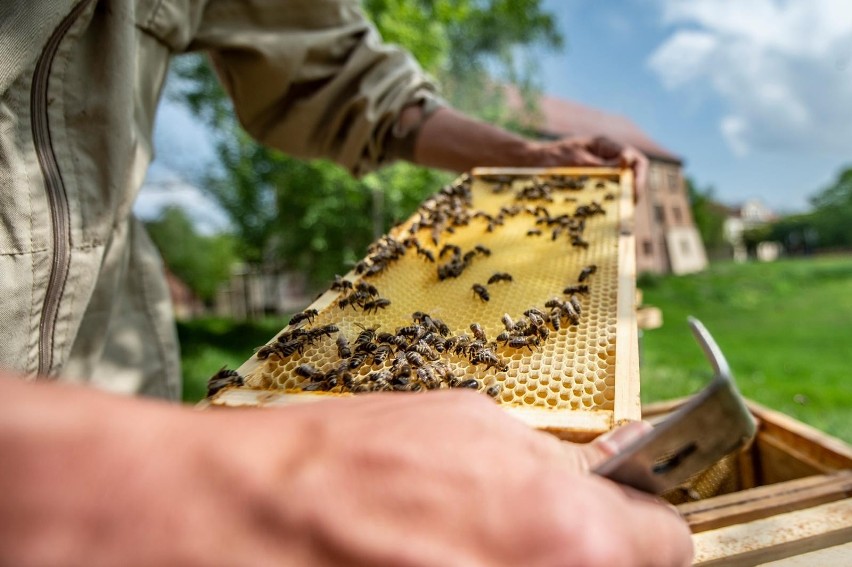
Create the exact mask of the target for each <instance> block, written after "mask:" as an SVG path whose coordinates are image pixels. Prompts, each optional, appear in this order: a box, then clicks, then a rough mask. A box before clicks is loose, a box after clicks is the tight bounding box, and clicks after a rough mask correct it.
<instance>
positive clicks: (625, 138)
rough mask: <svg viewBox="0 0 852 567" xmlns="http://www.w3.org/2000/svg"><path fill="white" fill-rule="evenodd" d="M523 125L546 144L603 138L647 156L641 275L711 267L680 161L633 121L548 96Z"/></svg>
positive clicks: (639, 218) (516, 100) (513, 101)
mask: <svg viewBox="0 0 852 567" xmlns="http://www.w3.org/2000/svg"><path fill="white" fill-rule="evenodd" d="M507 99H508V100H507V102H508V106H509V108H511V109H516V110H517V109H523V108H525V105H524V103H523V101H522V99H521V97H520V96H519V95H518V93H517V91H513V90H509V91H508V92H507ZM522 112H523V111H522ZM523 122H526V123H527V124H526V125H527V126H528V127H530V128H531V129H532V130H534V131H535V133H537V134H538V135H539V136H541V137H542V138H549V139H557V138H561V137H564V136H601V135H602V136H607V137H609V138H612V139H613V140H616V141H618V142H621V143H623V144H629V145H631V146H634V147H636V148H637V149H639V150H641V151H642V152H643V153H644V154H645V155H646V156H647V157H648V160H649V162H650V168H649V172H648V186H647V187H646V189H645V191H644V192H643V193H641V194H640V195H639V199H638V201H637V203H636V211H635V216H636V225H635V229H636V268H637V271H638V272H652V273H657V274H665V273H675V274H685V273H690V272H697V271H701V270H703V269H704V268H705V267H706V266H707V254H706V252H705V250H704V244H703V242H702V241H701V236H700V235H699V233H698V230H697V229H696V228H695V224H694V222H693V219H692V212H691V210H690V207H689V201H688V199H687V195H686V188H685V185H684V180H683V160H682V159H681V158H680V157H679V156H677V155H676V154H674V153H672V152H670V151H669V150H667V149H665V148H664V147H662V146H661V145H659V144H658V143H657V142H655V141H654V140H652V139H651V138H649V137H648V136H647V135H646V134H645V133H644V132H642V131H641V130H640V129H639V128H638V127H637V126H636V125H635V124H634V123H633V122H632V121H630V120H629V119H628V118H626V117H624V116H619V115H616V114H608V113H606V112H603V111H602V110H598V109H596V108H592V107H589V106H585V105H582V104H579V103H576V102H573V101H568V100H563V99H558V98H554V97H549V96H542V97H541V98H540V99H539V101H538V108H537V112H536V114H535V115H533V116H531V117H529V118H527V119H525V120H523Z"/></svg>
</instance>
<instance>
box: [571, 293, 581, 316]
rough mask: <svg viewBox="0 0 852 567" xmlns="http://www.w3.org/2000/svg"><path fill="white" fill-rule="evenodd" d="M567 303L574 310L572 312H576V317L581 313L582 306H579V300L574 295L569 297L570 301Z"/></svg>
mask: <svg viewBox="0 0 852 567" xmlns="http://www.w3.org/2000/svg"><path fill="white" fill-rule="evenodd" d="M569 303H570V304H571V307H573V308H574V311H576V312H577V315H580V314H582V313H583V306H582V305H581V304H580V299H579V298H578V297H577V296H576V295H572V296H571V300H570V302H569Z"/></svg>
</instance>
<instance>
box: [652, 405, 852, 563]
mask: <svg viewBox="0 0 852 567" xmlns="http://www.w3.org/2000/svg"><path fill="white" fill-rule="evenodd" d="M682 403H683V400H678V401H673V402H667V403H660V404H654V405H651V406H645V407H644V408H643V416H644V417H645V418H646V419H649V420H651V421H653V420H655V419H658V418H662V417H664V416H665V415H666V414H667V413H669V412H670V411H672V410H674V409H675V408H677V407H678V406H680V405H681V404H682ZM748 406H749V409H750V411H751V412H752V415H754V417H755V419H756V420H757V423H758V432H757V436H756V438H755V440H754V442H753V443H752V444H751V446H750V447H749V449H748V450H747V451H745V452H742V453H740V454H736V455H730V456H728V457H726V458H725V459H723V460H722V461H720V462H719V463H717V465H716V466H714V467H713V468H711V469H710V470H708V471H705V472H704V473H702V474H701V475H698V477H697V478H695V479H693V480H692V482H691V483H690V485H689V487H688V488H687V489H684V490H683V491H674V492H673V493H671V494H669V495H668V497H669V499H670V500H673V501H674V502H678V504H677V508H678V510H679V511H680V513H681V514H682V515H683V516H684V518H685V519H686V521H687V522H688V523H689V525H690V528H691V529H692V532H693V542H694V545H695V565H701V566H710V565H727V566H737V565H763V564H767V565H773V566H775V567H781V566H789V567H793V566H800V567H804V566H819V565H832V566H842V565H852V447H850V446H849V445H848V444H846V443H844V442H843V441H841V440H839V439H836V438H833V437H831V436H829V435H826V434H824V433H822V432H820V431H817V430H815V429H813V428H811V427H809V426H806V425H804V424H802V423H800V422H798V421H796V420H794V419H791V418H790V417H788V416H786V415H784V414H781V413H778V412H776V411H772V410H769V409H767V408H764V407H762V406H760V405H758V404H756V403H754V402H748ZM693 498H695V499H693ZM698 498H700V499H698Z"/></svg>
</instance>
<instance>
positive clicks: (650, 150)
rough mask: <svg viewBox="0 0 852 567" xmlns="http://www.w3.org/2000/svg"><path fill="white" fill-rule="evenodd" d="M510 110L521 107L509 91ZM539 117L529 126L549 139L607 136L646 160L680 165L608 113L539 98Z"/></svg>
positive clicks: (514, 92)
mask: <svg viewBox="0 0 852 567" xmlns="http://www.w3.org/2000/svg"><path fill="white" fill-rule="evenodd" d="M506 100H507V103H508V106H509V108H511V109H521V108H523V107H524V105H523V101H522V100H521V97H520V94H519V93H518V91H517V90H516V89H513V88H509V89H507V92H506ZM538 114H539V116H538V117H537V118H535V119H532V117H531V119H532V123H531V124H529V127H531V128H533V129H534V130H536V131H538V132H539V133H540V134H542V135H545V136H548V137H562V136H607V137H609V138H612V139H613V140H615V141H617V142H621V143H622V144H628V145H631V146H634V147H636V148H638V149H640V150H642V151H643V152H644V153H645V154H646V155H647V156H648V157H652V158H658V159H662V160H665V161H673V162H677V163H682V162H683V159H682V158H681V157H680V156H678V155H676V154H674V153H672V152H670V151H669V150H667V149H666V148H664V147H662V146H661V145H660V144H658V143H657V142H655V141H654V140H652V139H651V138H649V137H648V136H647V135H645V133H644V132H642V130H640V129H639V127H638V126H636V124H634V123H633V122H632V121H631V120H630V119H629V118H627V117H625V116H620V115H617V114H608V113H606V112H604V111H602V110H598V109H597V108H592V107H590V106H585V105H583V104H580V103H578V102H574V101H569V100H564V99H559V98H555V97H552V96H547V95H541V97H540V98H539V102H538Z"/></svg>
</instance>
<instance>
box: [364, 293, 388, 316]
mask: <svg viewBox="0 0 852 567" xmlns="http://www.w3.org/2000/svg"><path fill="white" fill-rule="evenodd" d="M388 305H390V299H385V298H383V297H380V298H378V299H375V300H373V301H368V302H366V303H365V304H364V311H365V312H366V313H371V312H372V313H378V311H379V309H385V308H386V307H387V306H388Z"/></svg>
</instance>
